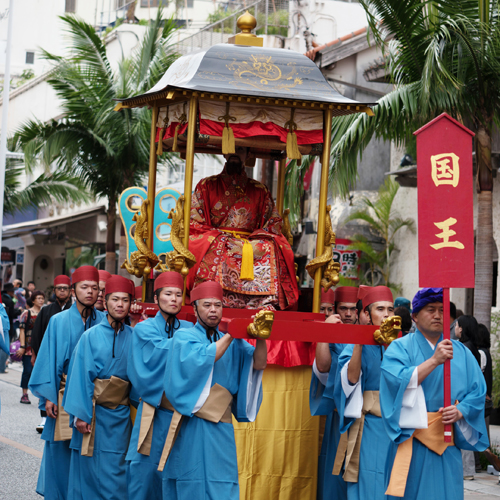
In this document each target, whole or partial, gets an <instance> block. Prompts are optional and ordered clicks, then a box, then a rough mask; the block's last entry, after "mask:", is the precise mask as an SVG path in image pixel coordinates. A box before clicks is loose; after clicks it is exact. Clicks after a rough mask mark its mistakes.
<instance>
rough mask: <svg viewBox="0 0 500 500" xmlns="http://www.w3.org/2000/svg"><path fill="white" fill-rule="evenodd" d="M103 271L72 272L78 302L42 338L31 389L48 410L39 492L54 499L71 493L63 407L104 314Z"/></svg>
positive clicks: (67, 429) (52, 322) (84, 268)
mask: <svg viewBox="0 0 500 500" xmlns="http://www.w3.org/2000/svg"><path fill="white" fill-rule="evenodd" d="M98 281H99V274H98V272H97V269H96V268H95V267H93V266H82V267H79V268H78V269H77V270H76V271H75V272H74V273H73V275H72V288H73V295H74V297H75V299H76V300H75V303H74V304H73V305H72V306H71V307H70V308H69V309H67V310H66V311H63V312H61V313H59V314H57V315H56V316H53V317H52V318H51V319H50V321H49V325H48V327H47V331H46V332H45V335H44V337H43V340H42V344H41V346H40V350H39V352H38V356H39V357H40V359H42V360H44V362H43V363H35V366H34V368H33V373H32V374H31V379H30V383H29V388H30V390H31V392H32V393H33V394H34V395H35V396H36V397H38V398H40V403H39V408H40V409H45V411H46V412H47V416H48V417H49V418H48V419H47V422H46V423H45V427H44V429H43V432H42V439H44V440H45V448H44V451H43V458H42V465H41V467H40V473H39V475H38V484H37V493H39V494H40V495H42V496H46V497H47V498H48V499H50V500H64V499H66V498H67V495H68V476H69V462H70V448H69V442H70V439H71V434H72V433H71V429H70V427H69V417H68V414H67V413H66V412H65V411H64V408H62V407H61V406H62V405H61V403H62V398H63V395H64V389H65V386H66V377H67V374H68V367H69V362H70V359H71V355H72V354H73V350H74V348H75V346H76V344H77V343H78V341H79V340H80V337H81V336H82V334H83V332H84V331H85V330H87V329H88V328H90V327H91V326H93V325H95V324H97V323H99V322H100V321H101V319H102V318H103V316H104V315H103V314H102V313H101V312H99V311H96V310H95V309H94V304H95V302H96V300H97V293H98Z"/></svg>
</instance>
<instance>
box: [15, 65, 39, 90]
mask: <svg viewBox="0 0 500 500" xmlns="http://www.w3.org/2000/svg"><path fill="white" fill-rule="evenodd" d="M33 78H35V72H34V71H33V70H32V69H24V70H23V71H22V73H21V75H20V76H19V79H18V80H17V82H16V87H20V86H21V85H24V84H25V83H26V82H28V81H29V80H32V79H33Z"/></svg>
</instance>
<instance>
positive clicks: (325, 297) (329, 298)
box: [321, 288, 335, 304]
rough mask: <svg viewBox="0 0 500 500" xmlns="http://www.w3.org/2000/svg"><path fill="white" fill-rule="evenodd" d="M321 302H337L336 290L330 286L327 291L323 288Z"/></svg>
mask: <svg viewBox="0 0 500 500" xmlns="http://www.w3.org/2000/svg"><path fill="white" fill-rule="evenodd" d="M321 303H322V304H323V303H326V304H335V290H332V289H331V288H330V289H329V290H328V291H327V292H325V291H323V289H321Z"/></svg>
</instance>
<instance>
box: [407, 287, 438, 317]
mask: <svg viewBox="0 0 500 500" xmlns="http://www.w3.org/2000/svg"><path fill="white" fill-rule="evenodd" d="M433 302H443V289H442V288H422V290H419V291H418V292H417V293H416V294H415V297H413V302H412V309H413V314H417V313H418V312H419V311H420V310H421V309H423V308H424V307H425V306H426V305H427V304H432V303H433Z"/></svg>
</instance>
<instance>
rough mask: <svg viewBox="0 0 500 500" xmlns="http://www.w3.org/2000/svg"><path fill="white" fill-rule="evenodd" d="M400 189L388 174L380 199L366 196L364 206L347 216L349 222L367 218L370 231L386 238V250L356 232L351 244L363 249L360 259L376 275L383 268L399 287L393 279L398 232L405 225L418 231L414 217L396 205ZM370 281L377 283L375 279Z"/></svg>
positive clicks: (382, 271) (387, 276) (389, 284)
mask: <svg viewBox="0 0 500 500" xmlns="http://www.w3.org/2000/svg"><path fill="white" fill-rule="evenodd" d="M398 190H399V184H398V183H397V182H395V181H394V180H392V179H391V178H387V179H386V181H385V183H384V184H383V185H382V186H381V187H380V189H379V191H378V197H377V199H376V200H375V201H373V202H372V201H371V200H370V199H369V198H366V197H365V198H363V199H362V201H361V203H362V205H363V206H364V208H363V209H361V210H357V211H356V212H354V213H352V214H351V215H350V216H349V217H347V219H346V220H345V223H346V224H347V223H348V222H350V221H353V220H361V221H364V222H366V223H367V224H368V225H369V227H370V231H371V232H372V233H373V234H374V235H375V236H377V237H379V238H380V239H381V240H382V241H383V250H382V251H378V250H377V249H376V248H374V246H373V245H372V244H371V243H370V242H369V241H368V239H367V238H366V237H365V236H362V235H356V236H355V240H354V241H353V244H352V245H351V246H350V248H352V249H353V250H360V251H361V252H362V254H361V259H360V263H367V264H368V265H369V267H370V270H371V271H372V273H371V274H372V276H373V275H374V273H376V272H380V273H381V274H382V276H383V279H384V282H385V285H386V286H392V287H395V288H397V285H394V284H392V283H391V282H390V262H391V255H392V254H393V252H394V251H395V250H397V248H396V244H395V242H394V240H395V236H396V234H397V233H398V232H399V231H400V230H401V229H402V228H404V227H406V228H408V229H409V230H410V231H411V232H413V233H414V232H415V223H414V221H413V220H412V219H402V218H401V217H400V216H399V215H398V214H397V213H396V212H395V211H394V210H393V208H392V204H393V202H394V198H395V197H396V194H397V192H398ZM367 284H368V285H371V286H373V285H374V284H375V283H367Z"/></svg>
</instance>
